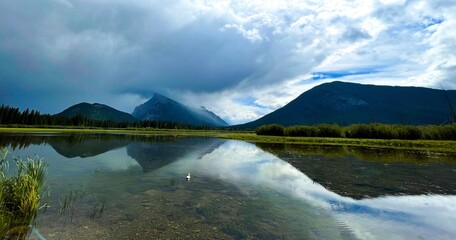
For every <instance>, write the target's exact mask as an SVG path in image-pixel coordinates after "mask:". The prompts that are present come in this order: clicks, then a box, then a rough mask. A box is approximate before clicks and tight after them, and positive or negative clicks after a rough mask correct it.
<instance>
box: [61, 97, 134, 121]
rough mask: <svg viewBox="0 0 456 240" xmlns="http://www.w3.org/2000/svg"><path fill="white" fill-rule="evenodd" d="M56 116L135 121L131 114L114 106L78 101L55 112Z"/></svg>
mask: <svg viewBox="0 0 456 240" xmlns="http://www.w3.org/2000/svg"><path fill="white" fill-rule="evenodd" d="M56 115H57V116H65V117H74V116H77V115H81V116H83V117H86V118H90V119H94V120H101V121H104V120H110V121H116V122H133V121H137V120H136V118H134V117H133V116H132V115H130V114H128V113H126V112H122V111H119V110H117V109H115V108H112V107H110V106H108V105H104V104H100V103H93V104H90V103H85V102H84V103H79V104H76V105H73V106H71V107H69V108H67V109H65V110H64V111H63V112H61V113H58V114H56Z"/></svg>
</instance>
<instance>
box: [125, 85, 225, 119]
mask: <svg viewBox="0 0 456 240" xmlns="http://www.w3.org/2000/svg"><path fill="white" fill-rule="evenodd" d="M132 115H133V116H134V117H135V118H137V119H139V120H158V121H169V122H180V123H185V124H190V125H195V126H212V127H224V126H228V124H227V123H226V122H225V121H223V119H221V118H220V117H219V116H217V115H216V114H215V113H213V112H211V111H209V110H207V109H206V108H204V107H201V108H194V107H189V106H186V105H184V104H182V103H179V102H176V101H174V100H172V99H170V98H167V97H165V96H162V95H160V94H158V93H155V94H154V96H153V97H152V98H151V99H149V101H147V102H145V103H144V104H141V105H139V106H137V107H136V108H135V110H134V111H133V113H132Z"/></svg>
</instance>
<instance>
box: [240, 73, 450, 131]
mask: <svg viewBox="0 0 456 240" xmlns="http://www.w3.org/2000/svg"><path fill="white" fill-rule="evenodd" d="M450 103H451V104H452V108H451V107H450ZM455 107H456V91H455V90H447V91H445V90H437V89H430V88H422V87H393V86H376V85H363V84H356V83H346V82H331V83H325V84H322V85H319V86H316V87H314V88H312V89H310V90H308V91H306V92H304V93H303V94H301V95H300V96H299V97H297V98H296V99H294V100H293V101H291V102H290V103H288V104H287V105H285V106H284V107H282V108H280V109H278V110H276V111H274V112H272V113H269V114H267V115H265V116H263V117H262V118H260V119H258V120H255V121H253V122H249V123H246V124H242V125H237V126H234V127H235V128H239V129H253V128H256V127H258V126H261V125H264V124H272V123H278V124H282V125H284V126H290V125H300V124H301V125H304V124H305V125H311V124H320V123H337V124H340V125H349V124H354V123H373V122H376V123H388V124H414V125H418V124H442V123H446V122H448V121H454V120H455V117H454V114H453V112H452V110H451V109H454V111H456V108H455Z"/></svg>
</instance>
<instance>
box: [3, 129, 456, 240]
mask: <svg viewBox="0 0 456 240" xmlns="http://www.w3.org/2000/svg"><path fill="white" fill-rule="evenodd" d="M0 146H5V147H7V148H8V149H9V150H10V152H11V154H10V156H9V157H10V159H11V158H12V157H13V156H18V157H22V158H25V157H27V156H36V155H37V156H39V157H44V160H45V161H46V162H47V163H48V164H49V165H48V171H47V176H46V185H47V186H48V187H49V189H50V190H49V193H50V194H49V195H48V196H46V197H45V198H44V199H45V200H44V201H45V202H47V203H48V205H49V207H48V208H43V209H42V210H41V211H40V212H39V214H38V218H37V222H36V229H37V230H38V231H39V232H40V233H41V234H42V235H43V236H44V237H45V238H46V239H157V238H162V239H456V227H455V226H456V156H455V155H451V154H450V155H448V154H439V153H432V152H411V151H398V150H381V149H366V148H347V147H315V146H302V145H301V146H299V145H280V144H253V143H247V142H242V141H234V140H221V139H218V138H212V137H184V136H166V135H122V134H46V133H36V134H5V133H4V134H0ZM11 170H14V169H11ZM188 173H190V174H191V179H190V181H186V179H185V177H186V176H187V174H188ZM28 238H29V239H37V237H36V235H35V234H33V233H32V234H30V235H29V237H28Z"/></svg>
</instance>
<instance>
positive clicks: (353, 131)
mask: <svg viewBox="0 0 456 240" xmlns="http://www.w3.org/2000/svg"><path fill="white" fill-rule="evenodd" d="M255 132H256V134H257V135H270V136H294V137H332V138H368V139H405V140H418V139H421V140H456V123H453V124H449V125H442V126H435V125H426V126H414V125H397V124H395V125H390V124H380V123H373V124H353V125H350V126H344V127H342V126H339V125H337V124H320V125H313V126H289V127H284V126H282V125H279V124H269V125H262V126H260V127H258V128H256V129H255Z"/></svg>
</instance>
